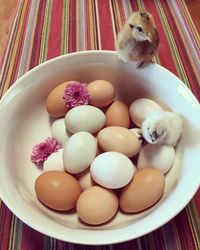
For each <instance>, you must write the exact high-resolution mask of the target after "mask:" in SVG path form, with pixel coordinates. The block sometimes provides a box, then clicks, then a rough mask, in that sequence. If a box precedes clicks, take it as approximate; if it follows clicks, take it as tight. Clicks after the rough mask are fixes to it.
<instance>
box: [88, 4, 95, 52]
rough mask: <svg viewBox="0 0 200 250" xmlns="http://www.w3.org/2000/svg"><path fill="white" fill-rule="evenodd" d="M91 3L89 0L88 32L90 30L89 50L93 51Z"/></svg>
mask: <svg viewBox="0 0 200 250" xmlns="http://www.w3.org/2000/svg"><path fill="white" fill-rule="evenodd" d="M92 1H93V0H89V30H90V49H91V50H93V49H95V44H94V27H93V26H94V23H93V16H92V15H93V13H92Z"/></svg>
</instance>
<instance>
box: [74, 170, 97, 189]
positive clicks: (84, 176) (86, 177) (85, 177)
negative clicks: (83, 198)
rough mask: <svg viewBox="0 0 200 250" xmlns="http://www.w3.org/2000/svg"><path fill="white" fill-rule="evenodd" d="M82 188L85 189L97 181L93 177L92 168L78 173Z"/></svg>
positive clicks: (77, 176)
mask: <svg viewBox="0 0 200 250" xmlns="http://www.w3.org/2000/svg"><path fill="white" fill-rule="evenodd" d="M76 178H77V179H78V181H79V184H80V186H81V188H82V190H85V189H87V188H89V187H91V186H94V185H95V182H94V181H93V180H92V178H91V174H90V168H87V169H86V170H85V171H83V172H81V173H80V174H77V175H76Z"/></svg>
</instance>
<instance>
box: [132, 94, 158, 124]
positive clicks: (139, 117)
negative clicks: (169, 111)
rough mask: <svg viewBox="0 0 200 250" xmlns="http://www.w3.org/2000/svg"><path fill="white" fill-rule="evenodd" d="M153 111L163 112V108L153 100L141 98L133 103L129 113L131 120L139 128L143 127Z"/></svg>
mask: <svg viewBox="0 0 200 250" xmlns="http://www.w3.org/2000/svg"><path fill="white" fill-rule="evenodd" d="M152 110H163V109H162V108H161V106H160V105H159V104H158V103H156V102H154V101H153V100H151V99H147V98H139V99H137V100H135V101H134V102H132V103H131V105H130V108H129V113H130V117H131V120H132V121H133V122H134V123H135V124H136V125H137V126H138V127H141V126H142V122H143V121H144V119H145V117H146V115H147V114H148V112H149V111H152Z"/></svg>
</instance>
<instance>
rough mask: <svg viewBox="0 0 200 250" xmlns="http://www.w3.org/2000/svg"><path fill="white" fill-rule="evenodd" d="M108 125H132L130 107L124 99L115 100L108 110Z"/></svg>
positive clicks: (126, 126)
mask: <svg viewBox="0 0 200 250" xmlns="http://www.w3.org/2000/svg"><path fill="white" fill-rule="evenodd" d="M105 115H106V127H109V126H120V127H124V128H129V127H130V123H131V121H130V116H129V108H128V106H127V105H126V104H125V103H124V102H122V101H118V100H117V101H115V102H113V103H112V104H111V106H110V107H109V108H108V109H107V111H106V114H105Z"/></svg>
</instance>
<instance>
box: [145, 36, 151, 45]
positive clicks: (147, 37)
mask: <svg viewBox="0 0 200 250" xmlns="http://www.w3.org/2000/svg"><path fill="white" fill-rule="evenodd" d="M146 39H147V41H149V42H150V43H152V40H151V37H150V36H149V35H146Z"/></svg>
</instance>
